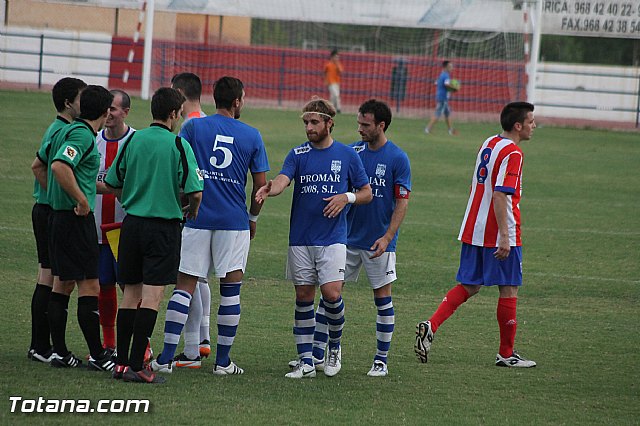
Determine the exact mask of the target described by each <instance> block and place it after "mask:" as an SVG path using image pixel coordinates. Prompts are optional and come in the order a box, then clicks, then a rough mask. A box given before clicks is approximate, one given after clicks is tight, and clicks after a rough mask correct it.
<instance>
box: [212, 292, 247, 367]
mask: <svg viewBox="0 0 640 426" xmlns="http://www.w3.org/2000/svg"><path fill="white" fill-rule="evenodd" d="M241 286H242V281H240V282H237V283H224V284H222V283H220V306H219V307H218V344H217V346H216V365H219V366H221V367H228V366H229V364H230V363H231V359H230V358H229V352H230V351H231V345H233V340H234V339H235V337H236V332H237V331H238V324H239V323H240V287H241Z"/></svg>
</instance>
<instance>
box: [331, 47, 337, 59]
mask: <svg viewBox="0 0 640 426" xmlns="http://www.w3.org/2000/svg"><path fill="white" fill-rule="evenodd" d="M337 54H338V49H332V50H331V53H330V54H329V57H330V58H333V57H334V56H336V55H337Z"/></svg>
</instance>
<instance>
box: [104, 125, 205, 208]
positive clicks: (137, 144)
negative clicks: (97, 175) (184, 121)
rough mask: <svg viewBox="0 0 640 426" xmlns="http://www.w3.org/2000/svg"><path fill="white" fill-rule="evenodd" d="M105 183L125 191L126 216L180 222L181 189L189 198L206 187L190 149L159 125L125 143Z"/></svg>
mask: <svg viewBox="0 0 640 426" xmlns="http://www.w3.org/2000/svg"><path fill="white" fill-rule="evenodd" d="M183 153H184V154H183ZM105 182H106V183H107V184H108V185H109V186H112V187H114V188H122V197H121V202H122V207H124V210H125V212H126V213H127V214H131V215H134V216H139V217H145V218H160V219H181V218H182V209H181V205H180V189H181V186H183V184H184V192H185V193H187V194H189V193H193V192H199V191H202V184H203V182H202V176H201V175H200V173H199V172H198V165H197V163H196V159H195V157H194V155H193V151H192V150H191V146H189V144H188V143H187V142H186V141H185V140H184V139H182V138H179V137H178V138H176V135H174V134H173V133H171V131H170V130H169V129H168V128H167V127H165V126H163V125H161V124H157V123H154V124H152V125H151V126H150V127H148V128H146V129H143V130H138V131H136V132H135V133H134V134H133V135H132V136H131V137H130V138H129V139H128V141H125V143H124V145H122V148H120V150H119V151H118V155H117V156H116V159H115V161H114V163H113V165H112V166H111V167H110V168H109V171H108V172H107V176H106V178H105Z"/></svg>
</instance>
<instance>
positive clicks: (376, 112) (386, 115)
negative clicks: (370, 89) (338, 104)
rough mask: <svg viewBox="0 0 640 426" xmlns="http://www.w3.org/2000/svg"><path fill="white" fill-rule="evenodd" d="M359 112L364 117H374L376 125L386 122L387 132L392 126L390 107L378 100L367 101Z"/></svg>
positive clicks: (385, 129) (385, 128)
mask: <svg viewBox="0 0 640 426" xmlns="http://www.w3.org/2000/svg"><path fill="white" fill-rule="evenodd" d="M358 112H359V113H360V114H362V115H365V114H371V115H373V122H374V123H376V124H378V123H380V122H381V121H384V131H385V132H386V131H387V129H388V128H389V125H390V124H391V108H389V105H387V104H386V103H384V102H382V101H379V100H377V99H369V100H368V101H365V102H364V103H363V104H362V105H360V108H358Z"/></svg>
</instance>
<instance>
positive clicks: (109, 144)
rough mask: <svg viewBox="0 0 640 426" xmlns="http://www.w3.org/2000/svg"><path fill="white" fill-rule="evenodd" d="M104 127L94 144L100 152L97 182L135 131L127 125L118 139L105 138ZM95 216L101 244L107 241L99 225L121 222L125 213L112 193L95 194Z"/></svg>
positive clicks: (101, 179)
mask: <svg viewBox="0 0 640 426" xmlns="http://www.w3.org/2000/svg"><path fill="white" fill-rule="evenodd" d="M105 131H106V129H103V130H101V131H100V132H99V133H98V135H97V136H96V145H97V147H98V152H99V153H100V171H99V172H98V177H97V178H96V180H97V181H98V182H104V177H105V176H106V175H107V171H108V170H109V167H110V166H111V163H113V160H114V159H115V158H116V154H117V153H118V148H120V146H122V144H123V143H124V142H125V141H126V140H127V138H128V137H129V135H131V133H133V132H134V131H135V129H133V128H131V127H129V128H128V129H127V132H126V133H125V134H124V136H122V137H121V138H120V139H107V138H106V137H105V135H104V132H105ZM93 213H94V215H95V218H96V231H97V233H98V242H99V243H100V244H102V243H103V242H104V243H105V244H106V243H107V237H106V236H105V235H104V232H102V230H101V229H100V225H102V224H103V223H115V222H122V219H124V216H125V213H124V210H123V209H122V205H120V202H119V201H118V200H117V199H116V197H115V195H113V194H96V207H95V211H94V212H93Z"/></svg>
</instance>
